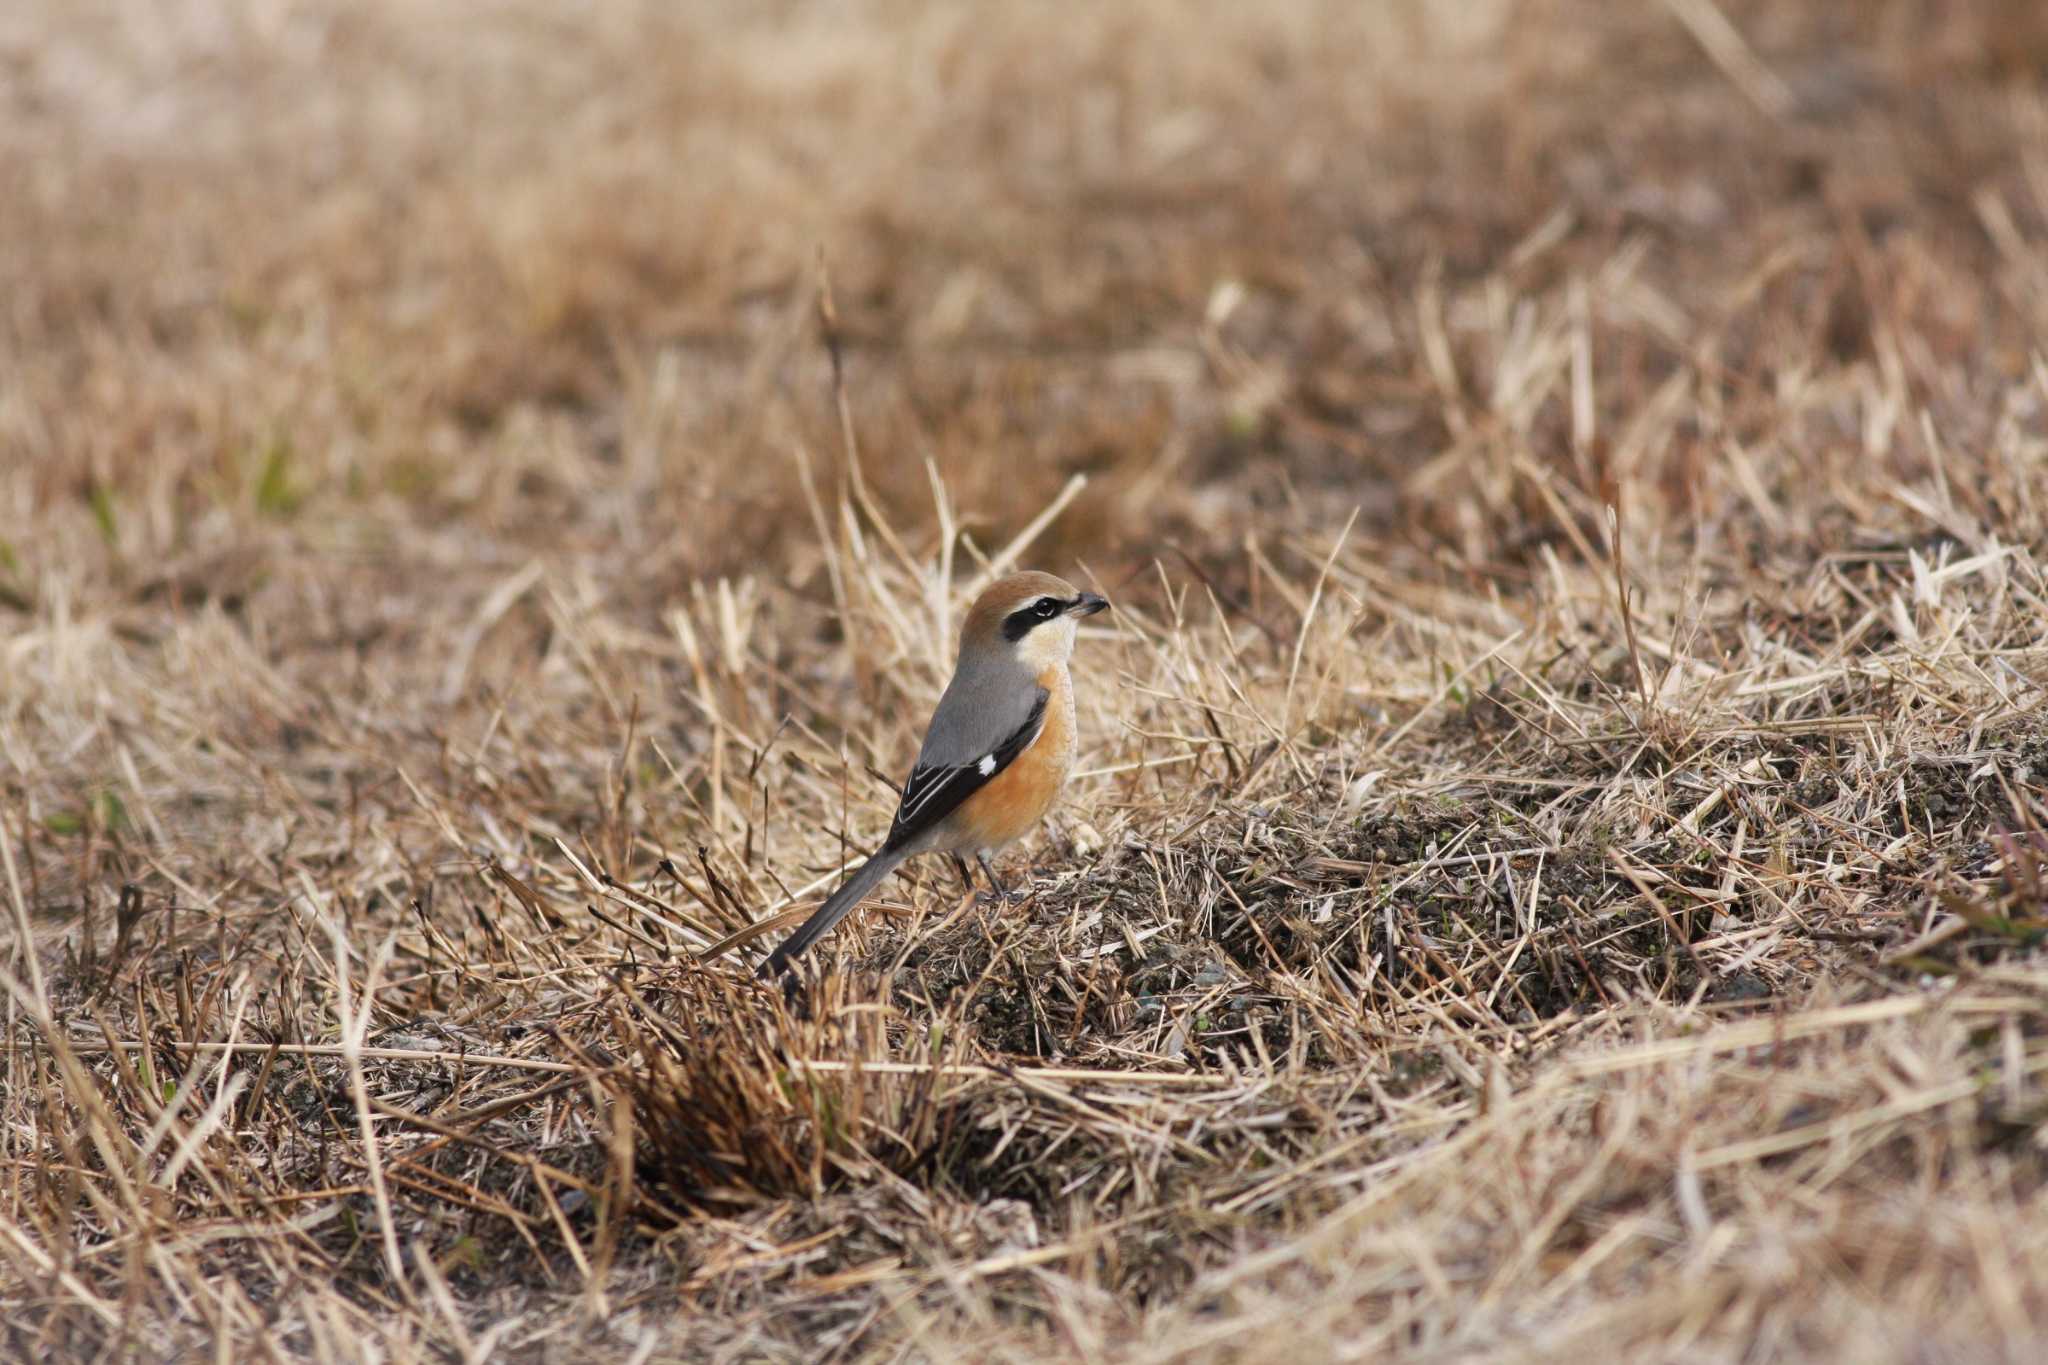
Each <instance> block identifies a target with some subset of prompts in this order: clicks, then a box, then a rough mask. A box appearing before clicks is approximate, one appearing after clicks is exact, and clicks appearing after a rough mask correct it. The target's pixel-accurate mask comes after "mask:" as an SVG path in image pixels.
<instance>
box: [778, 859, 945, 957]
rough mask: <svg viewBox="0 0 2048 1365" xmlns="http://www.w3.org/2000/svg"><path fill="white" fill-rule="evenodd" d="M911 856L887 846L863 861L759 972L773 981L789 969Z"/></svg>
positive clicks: (785, 940) (785, 941) (783, 943)
mask: <svg viewBox="0 0 2048 1365" xmlns="http://www.w3.org/2000/svg"><path fill="white" fill-rule="evenodd" d="M908 856H909V855H908V854H907V853H905V852H903V851H902V850H900V849H887V848H885V849H883V850H882V851H881V852H879V853H877V854H876V855H875V856H874V857H872V858H870V859H868V860H867V861H866V862H864V863H862V864H861V865H860V867H859V868H857V869H856V870H855V871H854V874H853V875H852V876H851V877H848V878H847V879H846V880H845V881H844V882H842V883H840V886H839V889H838V890H837V891H834V892H833V893H832V895H831V898H830V899H828V900H827V901H826V902H825V903H824V904H823V905H821V906H819V907H818V910H817V913H816V914H814V915H812V916H811V917H810V918H809V919H807V920H805V921H804V922H803V923H802V924H801V925H799V926H798V927H797V931H796V932H795V933H793V934H791V935H790V936H789V937H788V938H786V939H784V940H783V941H782V945H781V946H780V947H778V948H777V949H776V950H775V951H774V952H772V953H770V954H768V960H767V961H766V962H763V963H762V964H761V969H760V972H759V975H761V976H762V977H764V978H766V979H769V980H773V979H774V978H775V977H776V976H778V975H780V974H781V973H783V972H786V971H788V970H789V964H790V961H791V960H792V959H793V958H795V957H796V956H797V955H798V954H800V953H801V952H803V950H804V949H806V948H808V947H810V946H811V945H812V944H813V943H816V942H817V941H818V940H819V939H821V938H823V937H825V935H827V934H829V933H831V932H832V929H833V926H835V925H837V924H838V923H839V921H841V920H843V919H845V918H846V917H847V915H848V914H850V913H852V911H853V908H854V907H855V906H857V905H859V904H860V903H861V902H862V901H864V900H866V899H867V896H868V892H870V891H872V890H874V889H875V888H876V887H877V886H880V885H881V884H882V878H884V877H886V876H888V875H889V874H890V873H891V872H894V871H895V870H896V866H897V864H898V863H901V862H902V861H903V860H904V859H905V858H906V857H908Z"/></svg>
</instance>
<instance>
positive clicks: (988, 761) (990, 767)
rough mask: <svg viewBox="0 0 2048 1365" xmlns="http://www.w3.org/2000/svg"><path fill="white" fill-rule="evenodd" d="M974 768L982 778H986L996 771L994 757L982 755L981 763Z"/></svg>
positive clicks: (992, 755)
mask: <svg viewBox="0 0 2048 1365" xmlns="http://www.w3.org/2000/svg"><path fill="white" fill-rule="evenodd" d="M974 766H975V767H976V768H977V769H979V770H980V772H981V775H982V776H983V777H987V776H988V775H989V774H990V773H993V772H994V771H995V770H996V756H995V755H994V754H983V755H982V756H981V762H979V763H977V764H975V765H974Z"/></svg>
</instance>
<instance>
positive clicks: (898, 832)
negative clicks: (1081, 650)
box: [761, 573, 1109, 978]
mask: <svg viewBox="0 0 2048 1365" xmlns="http://www.w3.org/2000/svg"><path fill="white" fill-rule="evenodd" d="M1108 605H1109V603H1108V602H1106V601H1104V600H1103V599H1102V598H1100V597H1097V596H1096V595H1095V594H1094V593H1092V592H1077V591H1075V589H1074V586H1073V585H1072V584H1071V583H1068V582H1065V581H1064V580H1062V579H1058V578H1055V577H1053V576H1052V575H1051V574H1046V573H1019V574H1011V575H1009V576H1008V577H1007V578H999V579H997V580H996V581H995V582H993V583H991V584H989V586H988V587H987V588H985V589H984V590H983V591H982V593H981V596H979V597H977V598H975V599H974V605H973V606H972V607H970V608H968V611H967V620H966V621H965V622H964V623H963V624H962V626H961V628H960V661H959V662H958V663H957V664H955V665H954V666H953V680H952V681H951V682H949V683H947V684H946V691H945V694H944V695H943V696H941V697H940V698H939V704H938V708H937V709H936V710H934V711H933V712H932V719H931V724H930V725H929V726H928V727H927V728H926V730H925V736H924V747H923V748H921V749H919V750H918V753H917V766H916V767H914V768H912V769H911V770H910V779H909V781H907V782H905V783H904V784H903V796H902V799H901V801H900V802H899V803H898V804H897V807H896V820H895V823H894V824H892V825H891V826H890V827H889V837H888V838H887V839H885V840H883V841H882V846H881V848H880V849H878V850H876V852H875V854H874V856H873V857H871V858H869V859H868V860H867V861H866V862H864V863H862V864H861V865H860V867H859V868H858V869H857V870H856V871H855V872H854V874H853V875H852V876H850V877H848V878H847V879H846V881H845V882H844V883H843V884H841V886H840V888H839V889H838V890H837V891H835V892H833V893H832V895H831V897H830V898H829V899H828V900H827V901H826V902H825V903H824V904H823V905H821V906H819V907H818V910H817V913H815V914H813V915H812V916H811V917H810V918H809V919H807V920H805V921H804V922H803V926H802V927H801V928H799V929H798V930H797V931H796V932H795V933H793V934H791V935H790V936H789V938H788V939H787V940H785V941H784V942H783V944H782V946H780V947H779V948H777V949H776V950H775V951H774V952H773V953H770V954H769V955H768V960H767V961H766V962H764V963H762V964H761V975H762V976H764V977H770V978H772V977H774V976H775V975H776V974H777V973H780V972H787V971H790V970H791V968H790V963H791V961H792V960H793V959H794V958H795V957H796V956H797V955H798V954H799V953H801V952H803V951H804V949H806V948H808V947H810V946H811V944H813V943H815V942H817V941H818V940H819V939H820V938H823V937H824V936H825V935H826V934H828V933H830V932H831V931H832V928H833V926H835V925H836V924H838V923H839V921H840V920H842V919H845V918H846V916H847V914H848V913H849V912H850V911H852V910H853V909H854V907H856V906H858V905H859V904H860V903H861V901H863V900H864V899H866V898H867V895H868V893H869V892H871V891H873V890H874V889H875V888H876V887H877V886H879V885H880V884H881V882H882V879H883V878H884V877H887V876H888V875H889V874H890V873H891V872H893V871H895V869H896V867H897V865H898V864H900V863H901V862H902V861H903V860H904V859H905V858H908V857H910V856H911V855H912V854H916V853H950V854H951V855H952V856H953V862H954V864H955V866H957V867H958V868H959V869H960V874H961V876H962V877H963V878H965V877H966V876H967V864H966V862H965V861H964V855H967V854H972V855H973V856H974V858H975V859H976V860H977V861H978V862H980V864H981V870H982V873H983V875H985V876H986V877H987V878H988V880H989V884H990V887H991V888H992V889H994V890H996V891H998V893H999V894H1000V891H1001V884H1000V883H999V882H998V881H997V880H996V874H995V869H994V868H993V867H992V866H990V864H989V858H990V856H991V855H993V854H995V853H997V852H999V851H1001V850H1002V849H1003V848H1005V847H1007V846H1008V845H1010V844H1012V843H1015V842H1016V841H1017V840H1018V839H1021V838H1023V837H1024V836H1025V835H1026V834H1029V833H1030V832H1031V830H1032V829H1033V828H1034V827H1035V826H1036V825H1037V824H1038V822H1039V821H1040V820H1041V819H1043V818H1044V817H1045V813H1046V812H1047V811H1048V810H1050V809H1051V808H1052V803H1053V802H1054V801H1055V800H1056V799H1058V797H1059V794H1060V789H1061V788H1062V787H1064V786H1065V785H1066V782H1067V774H1068V773H1070V772H1072V771H1073V767H1074V684H1073V680H1072V679H1071V678H1070V677H1069V676H1068V674H1067V658H1068V656H1069V655H1071V654H1072V653H1073V652H1074V623H1075V622H1076V621H1078V620H1079V619H1080V618H1081V617H1083V616H1093V615H1094V614H1095V613H1096V612H1098V611H1101V610H1102V609H1103V608H1105V607H1107V606H1108Z"/></svg>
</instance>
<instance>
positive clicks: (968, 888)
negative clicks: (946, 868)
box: [946, 853, 974, 896]
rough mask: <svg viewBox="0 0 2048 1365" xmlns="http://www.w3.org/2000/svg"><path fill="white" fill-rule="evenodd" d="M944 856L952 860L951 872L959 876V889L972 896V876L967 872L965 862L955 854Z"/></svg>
mask: <svg viewBox="0 0 2048 1365" xmlns="http://www.w3.org/2000/svg"><path fill="white" fill-rule="evenodd" d="M946 856H947V857H949V858H951V859H952V860H953V870H954V871H956V872H958V873H959V874H960V886H961V889H962V890H963V891H965V892H966V893H967V894H968V895H970V896H971V895H973V894H974V874H973V873H972V872H970V871H968V869H967V860H966V859H965V858H963V857H961V856H960V855H959V854H957V853H949V854H947V855H946Z"/></svg>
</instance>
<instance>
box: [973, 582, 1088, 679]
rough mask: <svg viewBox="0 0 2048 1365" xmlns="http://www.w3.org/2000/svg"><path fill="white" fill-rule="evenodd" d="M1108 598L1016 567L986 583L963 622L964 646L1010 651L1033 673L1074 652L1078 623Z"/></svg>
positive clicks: (1061, 660)
mask: <svg viewBox="0 0 2048 1365" xmlns="http://www.w3.org/2000/svg"><path fill="white" fill-rule="evenodd" d="M1108 605H1109V603H1108V602H1107V601H1105V600H1103V599H1102V598H1100V597H1098V596H1096V595H1095V594H1094V593H1092V592H1080V591H1078V590H1076V589H1075V587H1074V585H1073V584H1071V583H1069V582H1067V581H1066V580H1065V579H1063V578H1055V577H1053V576H1052V575H1051V574H1049V573H1013V574H1010V575H1008V576H1007V577H1004V578H998V579H997V580H996V581H995V582H993V583H991V584H989V585H988V586H987V587H986V588H983V589H982V591H981V595H980V596H979V597H977V598H975V599H974V605H973V606H971V607H969V608H968V609H967V620H966V623H965V624H964V625H962V626H961V628H960V652H961V654H962V655H965V654H967V653H968V652H970V651H975V652H980V651H993V652H997V656H998V657H1001V656H1002V655H1004V654H1007V655H1008V656H1009V657H1011V658H1014V659H1015V660H1016V661H1017V662H1019V663H1021V664H1023V665H1025V666H1026V667H1028V668H1029V669H1030V670H1031V671H1032V672H1033V673H1037V672H1039V671H1040V670H1042V669H1046V668H1050V667H1052V666H1053V665H1055V664H1063V663H1065V662H1066V661H1067V656H1068V655H1069V654H1072V653H1073V652H1074V623H1075V622H1076V621H1078V620H1079V619H1080V618H1082V617H1083V616H1093V615H1094V614H1095V613H1096V612H1098V611H1101V610H1103V609H1104V608H1105V607H1107V606H1108Z"/></svg>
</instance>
